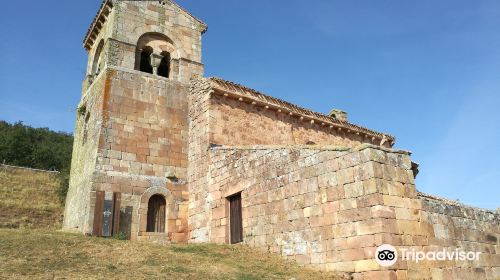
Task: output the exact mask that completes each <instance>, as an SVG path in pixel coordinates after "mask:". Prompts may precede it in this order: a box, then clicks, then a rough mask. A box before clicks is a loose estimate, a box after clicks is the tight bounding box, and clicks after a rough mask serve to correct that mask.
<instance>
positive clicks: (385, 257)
mask: <svg viewBox="0 0 500 280" xmlns="http://www.w3.org/2000/svg"><path fill="white" fill-rule="evenodd" d="M375 260H376V261H377V263H378V264H379V265H380V266H384V267H388V266H393V265H394V264H395V263H396V262H397V261H398V251H397V250H396V248H394V246H392V245H389V244H384V245H382V246H379V247H378V248H377V251H376V252H375Z"/></svg>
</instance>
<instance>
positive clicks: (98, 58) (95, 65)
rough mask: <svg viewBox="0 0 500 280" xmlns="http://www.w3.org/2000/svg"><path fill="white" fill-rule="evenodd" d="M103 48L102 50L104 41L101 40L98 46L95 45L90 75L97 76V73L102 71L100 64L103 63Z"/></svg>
mask: <svg viewBox="0 0 500 280" xmlns="http://www.w3.org/2000/svg"><path fill="white" fill-rule="evenodd" d="M103 48H104V40H101V41H100V42H99V45H97V48H96V51H95V53H94V60H93V62H92V69H91V72H90V74H91V75H95V76H97V75H99V73H100V72H101V70H102V65H101V64H102V63H103V51H102V50H103Z"/></svg>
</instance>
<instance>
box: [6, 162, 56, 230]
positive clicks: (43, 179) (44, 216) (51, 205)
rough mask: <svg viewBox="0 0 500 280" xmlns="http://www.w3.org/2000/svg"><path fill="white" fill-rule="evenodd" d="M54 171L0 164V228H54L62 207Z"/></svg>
mask: <svg viewBox="0 0 500 280" xmlns="http://www.w3.org/2000/svg"><path fill="white" fill-rule="evenodd" d="M56 187H57V179H56V178H55V175H51V174H49V173H43V172H32V171H28V170H22V169H11V168H8V169H4V168H0V228H58V227H60V224H61V221H62V214H63V211H64V207H63V206H62V205H61V204H60V203H59V201H58V197H57V195H56V193H55V189H56Z"/></svg>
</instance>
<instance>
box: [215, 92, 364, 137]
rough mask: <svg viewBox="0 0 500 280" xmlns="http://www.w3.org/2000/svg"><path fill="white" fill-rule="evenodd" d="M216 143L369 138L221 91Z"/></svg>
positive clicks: (216, 111) (217, 105) (217, 103)
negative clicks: (280, 111) (260, 105)
mask: <svg viewBox="0 0 500 280" xmlns="http://www.w3.org/2000/svg"><path fill="white" fill-rule="evenodd" d="M210 114H211V116H212V118H211V124H210V125H211V127H212V129H213V132H214V134H213V135H214V136H213V139H212V141H213V143H215V144H220V145H228V146H244V145H306V144H307V143H308V142H313V143H315V144H317V145H338V146H345V147H355V146H358V145H360V144H362V143H364V142H369V139H366V138H364V137H361V136H358V135H355V134H346V133H345V131H343V132H338V131H337V130H335V129H331V128H329V127H328V126H321V124H318V123H314V124H311V123H310V122H309V121H302V120H300V119H299V118H297V117H291V116H289V115H288V114H284V113H278V112H277V111H275V110H267V109H265V108H263V107H258V106H253V105H251V104H249V103H245V102H240V101H238V100H236V99H231V98H225V97H223V96H220V95H213V96H212V103H211V111H210Z"/></svg>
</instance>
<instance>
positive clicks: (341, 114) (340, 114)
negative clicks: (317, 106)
mask: <svg viewBox="0 0 500 280" xmlns="http://www.w3.org/2000/svg"><path fill="white" fill-rule="evenodd" d="M328 116H329V117H331V118H335V119H337V120H339V121H343V122H346V121H347V112H345V111H342V110H339V109H333V110H331V111H330V113H328Z"/></svg>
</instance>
